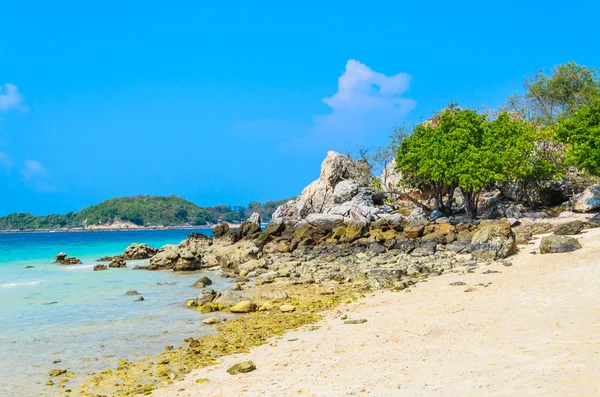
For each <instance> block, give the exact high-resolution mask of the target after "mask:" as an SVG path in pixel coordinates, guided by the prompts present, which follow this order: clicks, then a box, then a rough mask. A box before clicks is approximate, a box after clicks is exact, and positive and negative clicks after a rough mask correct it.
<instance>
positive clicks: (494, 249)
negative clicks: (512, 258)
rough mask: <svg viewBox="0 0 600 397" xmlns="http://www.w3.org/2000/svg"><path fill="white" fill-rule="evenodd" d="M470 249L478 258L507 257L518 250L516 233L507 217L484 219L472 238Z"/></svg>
mask: <svg viewBox="0 0 600 397" xmlns="http://www.w3.org/2000/svg"><path fill="white" fill-rule="evenodd" d="M470 249H471V252H472V253H473V255H474V256H475V257H476V258H478V259H483V260H487V259H494V260H495V259H500V258H506V257H507V256H509V255H512V254H514V253H516V252H517V243H516V240H515V234H514V233H513V231H512V230H511V228H510V224H509V223H508V221H506V220H505V219H503V220H498V221H482V222H481V225H480V227H479V229H478V230H477V231H476V232H475V234H474V235H473V238H472V239H471V246H470Z"/></svg>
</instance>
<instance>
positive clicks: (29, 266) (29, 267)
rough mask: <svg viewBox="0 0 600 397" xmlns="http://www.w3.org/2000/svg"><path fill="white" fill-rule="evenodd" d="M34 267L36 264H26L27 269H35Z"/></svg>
mask: <svg viewBox="0 0 600 397" xmlns="http://www.w3.org/2000/svg"><path fill="white" fill-rule="evenodd" d="M33 268H34V266H31V265H28V266H25V269H33Z"/></svg>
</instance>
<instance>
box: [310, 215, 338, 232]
mask: <svg viewBox="0 0 600 397" xmlns="http://www.w3.org/2000/svg"><path fill="white" fill-rule="evenodd" d="M306 222H308V224H310V225H311V226H314V227H316V228H318V229H321V230H324V231H327V232H329V231H332V230H333V229H334V228H336V227H337V226H340V225H342V224H343V223H344V217H343V216H341V215H331V214H309V215H308V216H307V217H306Z"/></svg>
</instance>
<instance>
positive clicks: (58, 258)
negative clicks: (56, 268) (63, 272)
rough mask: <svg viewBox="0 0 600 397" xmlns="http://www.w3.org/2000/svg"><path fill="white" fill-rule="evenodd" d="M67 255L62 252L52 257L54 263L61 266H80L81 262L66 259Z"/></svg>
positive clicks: (74, 259) (73, 258)
mask: <svg viewBox="0 0 600 397" xmlns="http://www.w3.org/2000/svg"><path fill="white" fill-rule="evenodd" d="M67 256H68V255H67V254H65V253H64V252H61V253H59V254H57V255H56V256H55V257H54V262H55V263H59V264H61V265H80V264H81V261H80V260H79V259H77V258H75V257H71V258H68V257H67Z"/></svg>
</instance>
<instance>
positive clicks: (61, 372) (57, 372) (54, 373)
mask: <svg viewBox="0 0 600 397" xmlns="http://www.w3.org/2000/svg"><path fill="white" fill-rule="evenodd" d="M66 373H67V370H66V369H56V368H55V369H51V370H50V372H48V375H49V376H52V377H57V376H61V375H64V374H66Z"/></svg>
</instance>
